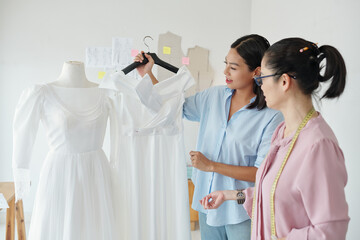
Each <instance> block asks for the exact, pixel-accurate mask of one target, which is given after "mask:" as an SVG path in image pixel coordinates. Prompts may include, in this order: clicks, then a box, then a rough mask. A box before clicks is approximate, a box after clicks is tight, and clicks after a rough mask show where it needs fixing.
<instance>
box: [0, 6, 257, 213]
mask: <svg viewBox="0 0 360 240" xmlns="http://www.w3.org/2000/svg"><path fill="white" fill-rule="evenodd" d="M229 6H231V8H229ZM250 6H251V1H250V0H241V1H239V0H230V1H227V3H226V4H224V3H221V1H213V2H212V3H211V4H210V1H206V0H200V1H191V0H183V1H180V0H155V1H146V0H137V1H133V0H127V1H124V0H122V1H115V0H102V1H69V0H65V1H46V0H34V1H25V0H23V1H20V0H11V1H5V0H0V99H1V101H0V113H1V118H0V133H1V134H0V181H12V172H11V156H12V130H11V126H12V119H13V114H14V109H15V106H16V103H17V100H18V98H19V96H20V93H21V91H22V90H23V89H24V88H25V87H27V86H30V85H32V84H34V83H37V82H50V81H53V80H55V79H56V78H57V77H58V76H59V74H60V71H61V68H62V64H63V62H64V61H67V60H80V61H84V60H85V48H86V47H88V46H110V47H111V38H112V37H114V36H119V37H131V38H133V39H134V42H135V48H139V49H144V50H146V48H145V46H144V45H143V43H142V39H143V37H144V36H146V35H151V36H152V37H153V38H154V39H155V41H154V43H153V44H151V45H150V47H151V49H152V50H153V51H156V49H157V41H156V40H157V37H158V35H159V34H161V33H165V32H167V31H171V32H173V33H175V34H177V35H180V36H182V47H183V51H184V53H186V52H187V48H189V47H194V46H195V45H199V46H202V47H205V48H208V49H209V50H210V63H211V65H212V67H213V68H214V70H215V71H216V76H215V77H216V79H217V83H218V84H219V83H221V84H223V83H224V78H223V74H222V71H223V66H224V64H223V61H224V57H225V55H226V54H227V51H228V49H229V47H230V44H231V43H232V42H233V41H234V40H235V39H236V38H238V37H239V36H242V35H244V34H247V33H249V31H250ZM87 76H88V78H89V79H90V80H93V81H97V79H96V78H97V75H96V71H93V70H88V71H87ZM186 127H187V128H186V136H187V144H186V146H187V149H188V150H190V149H194V147H195V142H196V136H197V133H196V129H197V126H196V124H192V123H189V122H187V123H186ZM194 131H195V132H194ZM105 145H106V147H107V146H108V143H107V142H106V144H105ZM46 152H47V143H46V139H45V133H44V130H43V129H42V128H40V130H39V133H38V137H37V141H36V143H35V146H34V153H33V162H32V164H31V175H32V186H33V187H32V192H31V194H30V196H29V197H28V198H26V199H25V200H24V204H25V211H26V212H27V213H28V212H30V211H31V210H32V205H33V201H34V196H35V190H36V187H37V183H38V175H39V171H40V168H41V166H42V163H43V159H44V158H45V155H46Z"/></svg>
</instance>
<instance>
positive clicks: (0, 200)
mask: <svg viewBox="0 0 360 240" xmlns="http://www.w3.org/2000/svg"><path fill="white" fill-rule="evenodd" d="M0 208H9V205H8V203H7V201H6V199H5V197H4V195H3V194H2V193H0Z"/></svg>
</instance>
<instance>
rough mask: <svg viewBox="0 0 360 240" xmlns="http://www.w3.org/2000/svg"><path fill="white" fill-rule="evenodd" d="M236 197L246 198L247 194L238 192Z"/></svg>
mask: <svg viewBox="0 0 360 240" xmlns="http://www.w3.org/2000/svg"><path fill="white" fill-rule="evenodd" d="M236 196H237V197H238V198H245V194H244V193H243V192H238V193H237V195H236Z"/></svg>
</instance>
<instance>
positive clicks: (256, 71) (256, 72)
mask: <svg viewBox="0 0 360 240" xmlns="http://www.w3.org/2000/svg"><path fill="white" fill-rule="evenodd" d="M260 75H261V67H257V68H255V70H254V71H253V77H254V76H260Z"/></svg>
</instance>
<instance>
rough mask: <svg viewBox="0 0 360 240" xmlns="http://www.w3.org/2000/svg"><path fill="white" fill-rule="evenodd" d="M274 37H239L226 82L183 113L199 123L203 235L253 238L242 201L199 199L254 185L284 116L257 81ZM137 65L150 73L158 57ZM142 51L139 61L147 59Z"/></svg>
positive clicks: (196, 174)
mask: <svg viewBox="0 0 360 240" xmlns="http://www.w3.org/2000/svg"><path fill="white" fill-rule="evenodd" d="M268 47H269V42H268V41H267V40H266V39H265V38H264V37H262V36H259V35H256V34H252V35H247V36H244V37H241V38H239V39H237V40H236V41H235V42H234V43H233V44H232V45H231V48H230V50H229V52H228V54H227V56H226V57H225V64H226V65H225V70H224V74H225V77H226V86H215V87H211V88H209V89H207V90H205V91H202V92H199V93H197V94H195V95H194V96H191V97H188V98H186V100H185V103H184V107H183V113H184V117H185V118H187V119H188V120H190V121H197V122H200V129H199V135H198V141H197V151H191V152H190V157H191V161H192V165H193V166H194V170H193V176H192V181H193V183H194V185H195V191H194V197H193V203H192V208H193V209H194V210H196V211H198V212H199V223H200V231H201V239H203V240H226V239H228V240H233V239H234V240H235V239H250V228H251V227H250V225H251V224H250V218H249V216H248V215H247V213H246V211H245V210H244V208H243V206H242V205H239V204H237V202H233V201H228V202H225V203H224V204H223V205H221V207H219V208H218V209H213V210H205V209H204V208H203V207H202V205H201V204H200V200H201V199H202V198H203V197H204V196H206V195H207V194H209V193H210V192H212V191H216V190H236V189H245V188H248V187H252V186H254V181H255V175H256V171H257V168H258V167H259V166H260V164H261V162H262V161H263V159H264V158H265V155H266V154H267V151H268V150H269V147H270V141H271V136H272V134H273V132H274V130H275V128H276V127H277V126H278V124H279V123H280V122H282V121H283V117H282V115H281V113H280V112H278V111H275V110H272V109H269V108H267V107H266V102H265V98H264V95H263V93H262V91H261V88H260V87H259V86H257V85H256V84H255V82H254V80H253V77H254V76H257V75H259V74H260V64H261V59H262V57H263V54H264V53H265V51H266V50H267V49H268ZM145 56H146V57H147V58H148V59H149V63H147V64H146V65H143V66H141V67H139V68H138V71H139V73H140V75H144V74H145V73H147V74H149V76H150V77H151V79H152V81H153V83H156V82H157V80H156V78H155V77H154V75H153V74H152V73H151V68H152V66H153V60H152V59H151V56H149V55H147V54H146V55H145ZM142 60H143V57H142V56H141V55H138V56H137V57H136V59H135V61H142Z"/></svg>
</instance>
